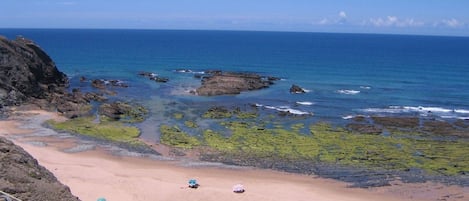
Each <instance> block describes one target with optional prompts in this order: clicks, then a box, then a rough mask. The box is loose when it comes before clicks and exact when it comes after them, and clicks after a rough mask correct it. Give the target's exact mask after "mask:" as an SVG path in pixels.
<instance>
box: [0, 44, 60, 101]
mask: <svg viewBox="0 0 469 201" xmlns="http://www.w3.org/2000/svg"><path fill="white" fill-rule="evenodd" d="M67 86H68V79H67V76H66V75H65V74H64V73H62V72H60V71H59V70H57V68H56V66H55V64H54V62H53V61H52V59H51V58H50V57H49V56H48V55H47V54H46V53H45V52H44V51H42V49H41V48H40V47H39V46H37V45H36V44H34V43H33V42H31V41H30V40H27V39H25V38H23V37H18V38H17V39H16V40H12V41H11V40H8V39H6V38H5V37H2V36H0V105H4V106H11V105H19V104H21V103H24V102H26V101H30V100H34V99H47V98H50V97H52V96H54V94H63V93H64V89H65V87H67Z"/></svg>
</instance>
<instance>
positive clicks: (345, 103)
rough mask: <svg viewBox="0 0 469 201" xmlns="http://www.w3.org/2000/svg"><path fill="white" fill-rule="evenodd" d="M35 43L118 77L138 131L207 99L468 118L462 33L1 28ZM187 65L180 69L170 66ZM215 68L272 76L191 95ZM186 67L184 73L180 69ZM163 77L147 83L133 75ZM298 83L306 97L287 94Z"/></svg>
mask: <svg viewBox="0 0 469 201" xmlns="http://www.w3.org/2000/svg"><path fill="white" fill-rule="evenodd" d="M0 35H5V36H7V37H8V38H10V39H14V38H15V37H16V36H17V35H22V36H24V37H26V38H29V39H32V40H34V41H35V42H36V43H37V44H38V45H39V46H41V47H42V48H43V49H44V50H45V51H46V52H47V53H48V54H49V55H50V56H51V57H52V59H53V60H54V61H55V63H56V64H57V67H58V68H59V70H61V71H63V72H64V73H66V74H67V75H68V76H69V77H70V79H71V88H75V87H82V88H83V89H84V90H85V91H86V90H92V89H91V87H89V83H80V82H79V78H80V77H81V76H85V77H87V78H88V79H118V80H122V81H123V82H125V83H126V84H128V85H129V86H130V87H129V88H126V89H116V90H117V91H119V94H120V96H119V97H121V98H122V97H123V98H124V99H127V100H131V101H137V102H140V103H142V104H144V105H146V106H147V107H149V108H150V110H151V113H150V116H149V117H148V119H147V121H145V122H143V123H142V124H140V125H139V126H140V128H141V129H142V131H143V135H142V136H143V137H144V138H147V139H150V140H155V139H158V134H155V133H158V129H157V125H159V124H162V123H171V121H172V120H171V116H172V114H174V113H178V112H182V113H184V114H185V118H188V119H192V120H196V121H198V123H200V124H201V125H203V124H206V125H210V122H207V120H203V119H200V118H198V117H200V116H198V115H200V113H201V112H203V111H205V110H206V109H207V108H208V107H211V106H218V105H221V106H228V107H230V106H235V105H236V106H240V107H245V108H249V107H252V106H253V105H254V106H256V107H257V108H258V109H259V110H261V111H263V112H264V113H266V114H269V115H270V116H272V115H271V114H275V113H276V112H278V111H289V112H290V113H292V114H297V116H300V118H298V117H297V116H296V117H295V118H288V117H278V118H276V119H275V121H278V122H284V123H286V124H288V123H295V122H303V123H313V122H323V121H325V122H329V123H332V124H338V125H342V124H345V123H346V122H347V121H348V119H350V118H352V117H354V116H356V115H365V116H371V115H379V116H388V115H393V116H395V115H404V116H409V115H412V116H415V115H417V116H431V117H432V118H436V119H445V120H449V121H451V120H457V119H469V101H468V100H469V37H444V36H414V35H379V34H345V33H344V34H341V33H293V32H252V31H190V30H93V29H89V30H87V29H0ZM178 69H186V70H187V71H186V72H178ZM212 69H219V70H224V71H241V72H253V73H258V74H261V75H268V76H275V77H279V78H281V80H279V81H277V82H276V83H275V84H274V85H272V86H271V87H269V88H268V89H263V90H259V91H250V92H244V93H242V94H239V95H228V96H217V97H198V96H194V95H191V94H190V93H189V91H190V90H193V89H195V88H196V87H197V86H198V85H200V80H199V79H196V78H194V72H203V71H204V70H212ZM189 70H190V71H189ZM140 71H148V72H153V73H155V74H158V75H161V76H163V77H167V78H169V80H170V81H169V82H167V83H155V82H152V81H150V80H148V79H144V78H142V77H139V76H138V75H137V73H138V72H140ZM293 84H295V85H298V86H300V87H302V88H303V89H305V90H307V93H305V94H290V92H289V88H290V87H291V86H292V85H293Z"/></svg>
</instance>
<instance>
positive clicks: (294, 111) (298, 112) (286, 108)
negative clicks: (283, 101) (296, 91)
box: [256, 103, 312, 115]
mask: <svg viewBox="0 0 469 201" xmlns="http://www.w3.org/2000/svg"><path fill="white" fill-rule="evenodd" d="M256 107H262V108H266V109H271V110H277V111H279V112H288V113H291V114H296V115H311V114H312V113H311V112H305V111H301V110H297V109H293V108H291V107H289V106H278V107H276V106H269V105H262V104H258V103H256Z"/></svg>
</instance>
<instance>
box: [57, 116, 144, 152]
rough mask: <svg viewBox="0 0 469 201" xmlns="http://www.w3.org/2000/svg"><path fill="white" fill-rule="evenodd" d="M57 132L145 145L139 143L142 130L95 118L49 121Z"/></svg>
mask: <svg viewBox="0 0 469 201" xmlns="http://www.w3.org/2000/svg"><path fill="white" fill-rule="evenodd" d="M48 123H49V124H50V125H51V126H52V127H53V128H54V129H57V130H63V131H67V132H71V133H76V134H81V135H87V136H91V137H96V138H99V139H105V140H110V141H113V142H122V143H129V144H136V145H138V144H143V143H141V142H140V141H139V139H138V136H139V135H140V130H139V129H138V128H137V127H134V126H126V125H124V124H123V123H121V122H116V121H106V120H101V121H100V122H99V123H97V122H95V121H94V118H93V117H81V118H76V119H71V120H67V121H64V122H55V121H48Z"/></svg>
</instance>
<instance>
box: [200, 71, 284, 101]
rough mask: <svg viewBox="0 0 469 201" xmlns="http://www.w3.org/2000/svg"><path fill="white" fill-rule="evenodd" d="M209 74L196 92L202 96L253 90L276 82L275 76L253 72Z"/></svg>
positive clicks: (218, 72) (212, 72)
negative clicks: (265, 75)
mask: <svg viewBox="0 0 469 201" xmlns="http://www.w3.org/2000/svg"><path fill="white" fill-rule="evenodd" d="M206 73H208V74H209V76H205V77H203V78H202V86H200V87H199V88H197V89H196V91H195V93H196V94H197V95H200V96H217V95H227V94H231V95H234V94H239V93H241V92H243V91H251V90H258V89H263V88H267V87H269V86H270V85H272V84H274V81H275V80H278V79H277V78H274V77H264V76H260V75H257V74H253V73H237V72H222V71H210V72H206Z"/></svg>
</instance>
